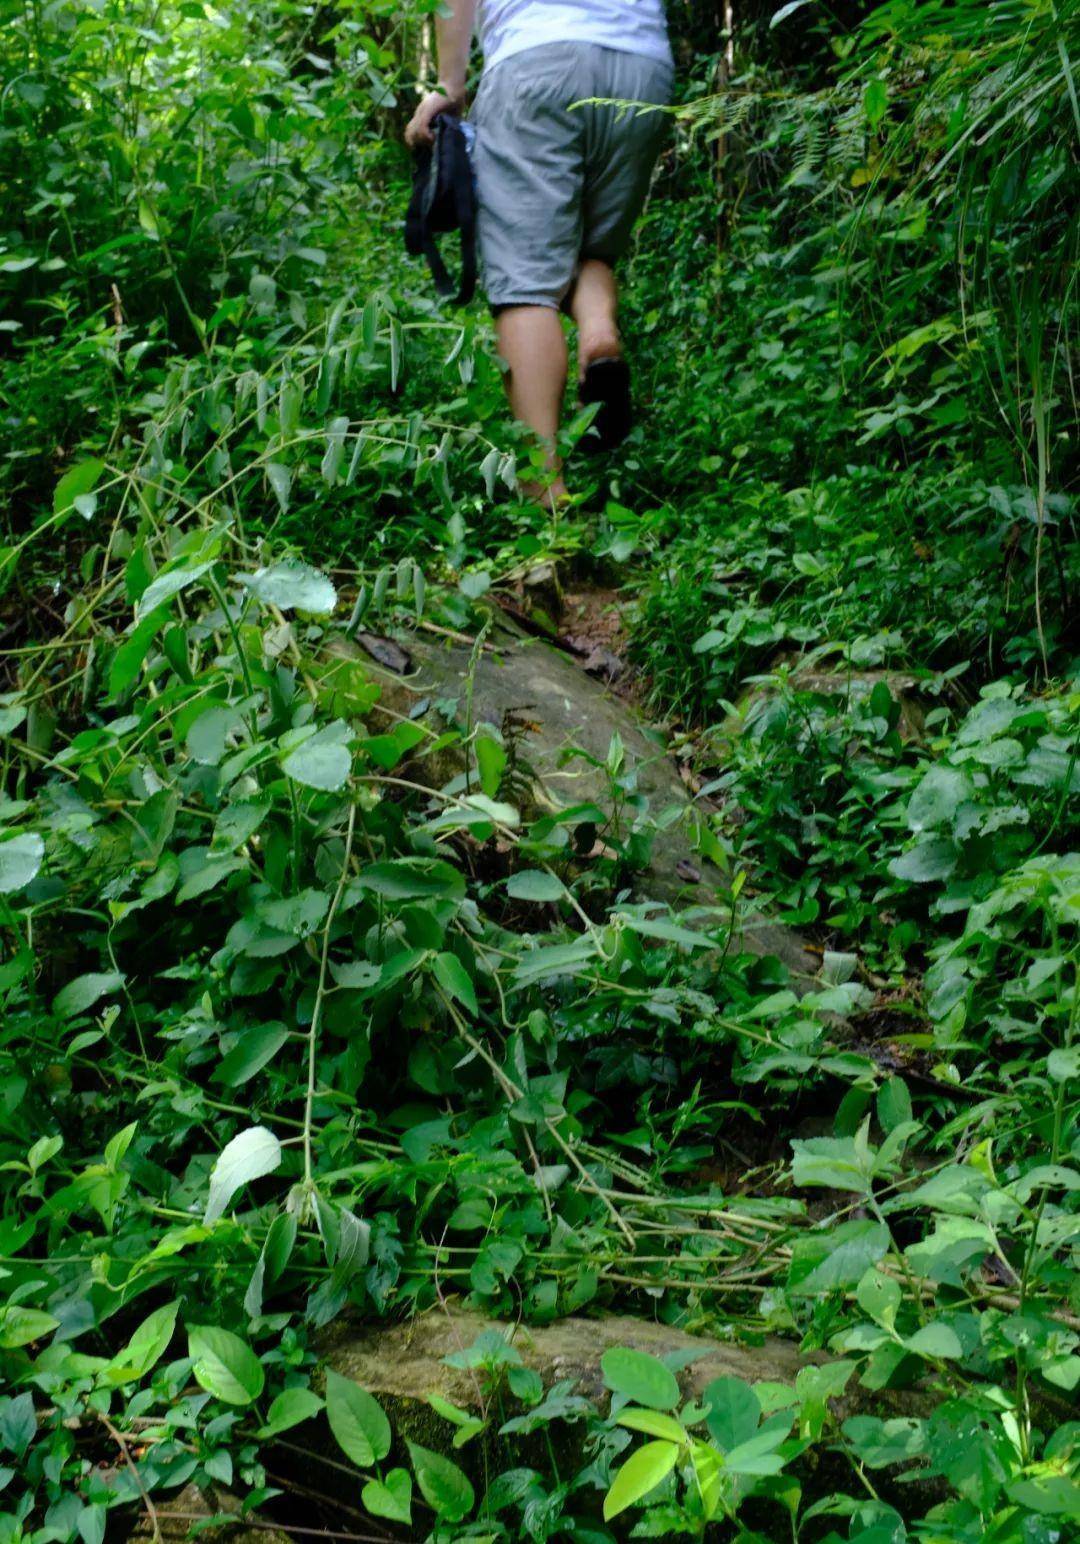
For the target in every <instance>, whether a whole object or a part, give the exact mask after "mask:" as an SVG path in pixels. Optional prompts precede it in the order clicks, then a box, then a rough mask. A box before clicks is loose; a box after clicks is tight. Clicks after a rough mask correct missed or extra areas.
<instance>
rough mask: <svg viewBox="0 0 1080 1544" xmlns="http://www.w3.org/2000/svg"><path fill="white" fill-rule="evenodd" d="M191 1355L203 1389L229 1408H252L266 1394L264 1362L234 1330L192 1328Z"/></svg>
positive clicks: (209, 1326)
mask: <svg viewBox="0 0 1080 1544" xmlns="http://www.w3.org/2000/svg"><path fill="white" fill-rule="evenodd" d="M188 1355H189V1356H190V1357H191V1363H192V1366H191V1371H192V1374H193V1376H194V1378H195V1381H196V1383H197V1384H198V1385H199V1387H200V1388H203V1389H205V1390H206V1392H207V1393H208V1394H213V1396H214V1398H215V1399H223V1400H224V1401H225V1403H226V1404H227V1405H250V1404H251V1402H252V1401H253V1400H255V1399H258V1397H259V1395H260V1394H261V1393H262V1391H263V1384H264V1383H265V1381H266V1377H265V1374H264V1373H263V1369H262V1363H261V1362H260V1361H259V1358H258V1357H257V1356H256V1355H255V1353H254V1351H253V1350H252V1349H251V1347H250V1346H249V1345H248V1344H247V1342H246V1341H244V1340H241V1339H240V1337H239V1335H234V1334H233V1333H232V1331H231V1330H223V1329H221V1328H220V1326H219V1325H216V1324H193V1325H190V1326H189V1328H188Z"/></svg>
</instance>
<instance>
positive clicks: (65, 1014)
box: [0, 849, 124, 1019]
mask: <svg viewBox="0 0 1080 1544" xmlns="http://www.w3.org/2000/svg"><path fill="white" fill-rule="evenodd" d="M0 851H2V849H0ZM123 984H124V977H123V976H122V975H121V973H120V971H118V970H103V971H91V972H90V974H89V975H86V976H76V977H75V979H74V981H69V982H68V984H67V986H65V987H62V988H61V989H60V991H59V992H57V994H56V996H55V997H54V998H53V1005H52V1006H53V1012H54V1013H55V1014H56V1016H57V1018H60V1019H73V1018H75V1017H76V1015H78V1014H80V1013H87V1012H89V1010H90V1009H91V1008H92V1007H93V1006H94V1004H95V1003H96V1002H99V1001H100V1000H101V998H103V997H112V996H115V995H116V993H117V992H119V990H120V988H121V987H122V986H123Z"/></svg>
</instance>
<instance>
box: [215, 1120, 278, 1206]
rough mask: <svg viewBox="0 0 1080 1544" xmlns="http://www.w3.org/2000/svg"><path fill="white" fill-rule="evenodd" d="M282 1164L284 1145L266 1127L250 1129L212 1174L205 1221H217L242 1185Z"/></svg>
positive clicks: (227, 1148)
mask: <svg viewBox="0 0 1080 1544" xmlns="http://www.w3.org/2000/svg"><path fill="white" fill-rule="evenodd" d="M280 1162H281V1143H280V1142H279V1141H278V1139H277V1137H276V1136H275V1135H274V1133H273V1132H272V1131H268V1130H267V1128H266V1127H265V1126H249V1127H248V1128H247V1130H246V1131H241V1132H239V1133H238V1135H237V1136H235V1137H233V1139H232V1141H231V1142H229V1143H227V1144H226V1146H225V1147H224V1148H223V1149H222V1151H221V1153H220V1154H219V1155H218V1160H217V1162H216V1163H215V1164H214V1167H213V1170H212V1171H211V1174H210V1195H209V1199H208V1200H207V1203H206V1215H205V1217H204V1218H203V1221H204V1222H208V1223H209V1222H216V1220H217V1219H218V1218H219V1217H220V1216H222V1214H223V1213H224V1211H225V1208H226V1207H227V1206H228V1204H229V1202H230V1201H231V1200H232V1198H233V1196H234V1195H235V1194H236V1192H237V1191H238V1190H239V1189H240V1188H241V1186H243V1185H246V1184H248V1182H249V1181H250V1180H253V1179H261V1178H262V1177H263V1175H265V1174H272V1173H273V1172H274V1170H275V1169H276V1168H277V1167H278V1165H279V1164H280Z"/></svg>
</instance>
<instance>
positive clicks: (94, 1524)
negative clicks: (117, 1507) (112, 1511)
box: [75, 1501, 108, 1544]
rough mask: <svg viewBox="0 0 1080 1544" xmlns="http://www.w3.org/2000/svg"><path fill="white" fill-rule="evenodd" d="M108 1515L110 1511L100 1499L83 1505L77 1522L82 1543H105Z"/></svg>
mask: <svg viewBox="0 0 1080 1544" xmlns="http://www.w3.org/2000/svg"><path fill="white" fill-rule="evenodd" d="M107 1517H108V1511H107V1509H106V1507H105V1506H104V1504H103V1503H102V1502H100V1501H97V1502H94V1503H93V1505H91V1506H84V1507H83V1509H82V1511H81V1512H80V1513H79V1515H78V1518H77V1519H76V1523H75V1526H76V1528H77V1529H78V1530H79V1537H80V1539H81V1540H82V1544H103V1541H104V1538H105V1522H106V1519H107Z"/></svg>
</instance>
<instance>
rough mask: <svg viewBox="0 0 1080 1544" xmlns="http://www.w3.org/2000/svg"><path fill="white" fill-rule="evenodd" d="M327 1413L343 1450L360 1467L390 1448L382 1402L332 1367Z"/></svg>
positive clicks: (328, 1385) (368, 1463)
mask: <svg viewBox="0 0 1080 1544" xmlns="http://www.w3.org/2000/svg"><path fill="white" fill-rule="evenodd" d="M326 1416H327V1420H328V1421H329V1422H330V1430H331V1431H332V1432H333V1433H334V1436H335V1437H336V1438H337V1442H338V1446H339V1447H340V1448H341V1450H342V1452H343V1453H345V1454H347V1455H348V1457H349V1458H351V1459H352V1461H353V1463H354V1464H357V1465H359V1467H360V1468H361V1469H367V1468H369V1467H370V1465H372V1464H377V1463H381V1461H382V1460H383V1459H384V1458H385V1457H386V1455H387V1453H389V1451H390V1422H389V1421H388V1420H387V1419H386V1416H385V1415H384V1413H383V1409H382V1406H381V1405H380V1404H379V1402H378V1400H376V1399H374V1398H373V1397H372V1396H371V1395H370V1394H369V1393H368V1392H367V1390H366V1389H362V1388H361V1387H360V1385H359V1384H358V1383H354V1382H353V1380H352V1379H351V1378H343V1377H342V1376H341V1374H340V1373H338V1372H335V1371H334V1369H333V1368H332V1367H331V1368H329V1369H328V1371H327V1374H326Z"/></svg>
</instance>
